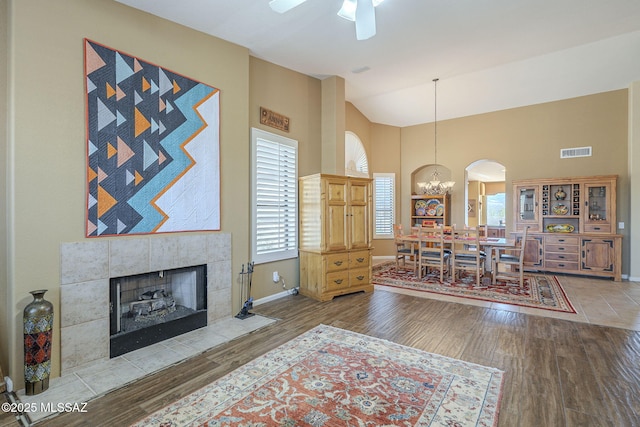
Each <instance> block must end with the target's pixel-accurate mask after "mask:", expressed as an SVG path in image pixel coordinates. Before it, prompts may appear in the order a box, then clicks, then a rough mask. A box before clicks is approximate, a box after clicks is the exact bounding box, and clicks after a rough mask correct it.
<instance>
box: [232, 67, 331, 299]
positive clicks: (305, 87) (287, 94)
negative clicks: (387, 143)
mask: <svg viewBox="0 0 640 427" xmlns="http://www.w3.org/2000/svg"><path fill="white" fill-rule="evenodd" d="M249 63H250V84H249V87H250V95H249V123H250V126H251V127H255V128H259V129H262V130H264V131H266V132H272V133H275V134H278V135H282V136H285V137H287V138H291V139H295V140H297V141H298V156H299V159H298V174H299V176H305V175H310V174H313V173H318V172H320V167H321V165H320V160H321V157H322V153H321V148H322V147H321V138H320V134H321V132H320V127H321V123H320V116H321V113H320V110H321V87H320V80H318V79H315V78H313V77H309V76H306V75H303V74H300V73H297V72H295V71H291V70H289V69H286V68H283V67H280V66H278V65H274V64H271V63H269V62H266V61H263V60H260V59H257V58H253V57H252V58H250V61H249ZM260 107H264V108H267V109H269V110H273V111H275V112H278V113H280V114H283V115H285V116H287V117H289V120H290V126H289V128H290V129H289V132H283V131H280V130H278V129H274V128H270V127H267V126H264V125H261V124H260ZM245 158H246V162H247V165H248V162H249V156H248V154H247V157H245ZM244 196H245V197H249V195H248V194H245V195H244ZM248 237H250V236H248ZM246 244H247V245H250V242H249V241H248V240H247V242H246ZM248 256H249V255H247V257H248ZM248 259H249V258H247V259H246V260H247V261H248ZM299 265H300V264H299V262H298V259H292V260H286V261H279V262H271V263H267V264H262V265H256V266H255V269H254V273H253V284H252V295H253V297H254V298H263V297H266V296H269V295H272V294H274V293H277V292H281V291H282V290H283V289H282V284H281V283H280V284H277V283H274V282H273V272H274V271H277V272H278V274H279V275H280V277H282V278H283V279H284V281H285V284H286V285H287V288H292V287H295V286H297V285H298V283H299V277H300V270H299Z"/></svg>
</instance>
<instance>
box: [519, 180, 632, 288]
mask: <svg viewBox="0 0 640 427" xmlns="http://www.w3.org/2000/svg"><path fill="white" fill-rule="evenodd" d="M616 181H617V176H616V175H606V176H593V177H573V178H549V179H531V180H520V181H514V182H513V207H514V212H513V222H514V230H515V231H514V233H513V234H514V235H515V236H516V238H519V236H521V235H522V231H523V230H524V228H525V227H528V228H529V232H528V235H527V242H526V246H525V259H524V264H525V269H526V270H529V271H531V270H539V271H549V272H558V273H569V274H581V275H589V276H598V277H609V278H613V279H614V280H615V281H620V280H621V277H622V236H621V235H619V234H616V226H617V222H616V191H617V190H616Z"/></svg>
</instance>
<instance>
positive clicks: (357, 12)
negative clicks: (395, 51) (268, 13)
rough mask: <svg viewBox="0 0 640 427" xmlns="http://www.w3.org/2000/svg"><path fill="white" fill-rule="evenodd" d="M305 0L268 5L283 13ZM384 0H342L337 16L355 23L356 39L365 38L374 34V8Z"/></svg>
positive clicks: (284, 1)
mask: <svg viewBox="0 0 640 427" xmlns="http://www.w3.org/2000/svg"><path fill="white" fill-rule="evenodd" d="M305 1H307V0H271V1H270V2H269V6H271V9H273V10H274V11H276V12H278V13H285V12H287V11H289V10H291V9H293V8H294V7H296V6H298V5H300V4H302V3H304V2H305ZM383 1H384V0H344V2H343V3H342V7H341V8H340V10H339V11H338V16H340V17H341V18H344V19H348V20H349V21H355V23H356V39H358V40H366V39H368V38H371V37H373V36H375V35H376V13H375V10H374V8H375V7H376V6H377V5H379V4H380V3H382V2H383Z"/></svg>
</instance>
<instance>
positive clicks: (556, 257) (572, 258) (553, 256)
mask: <svg viewBox="0 0 640 427" xmlns="http://www.w3.org/2000/svg"><path fill="white" fill-rule="evenodd" d="M544 259H545V261H565V262H578V253H577V252H575V253H558V252H545V253H544Z"/></svg>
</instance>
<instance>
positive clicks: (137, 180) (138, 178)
mask: <svg viewBox="0 0 640 427" xmlns="http://www.w3.org/2000/svg"><path fill="white" fill-rule="evenodd" d="M134 175H135V177H136V179H135V184H136V185H138V184H140V183H141V182H142V180H143V179H144V178H143V177H142V175H140V174H139V173H138V171H136V173H135V174H134Z"/></svg>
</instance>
